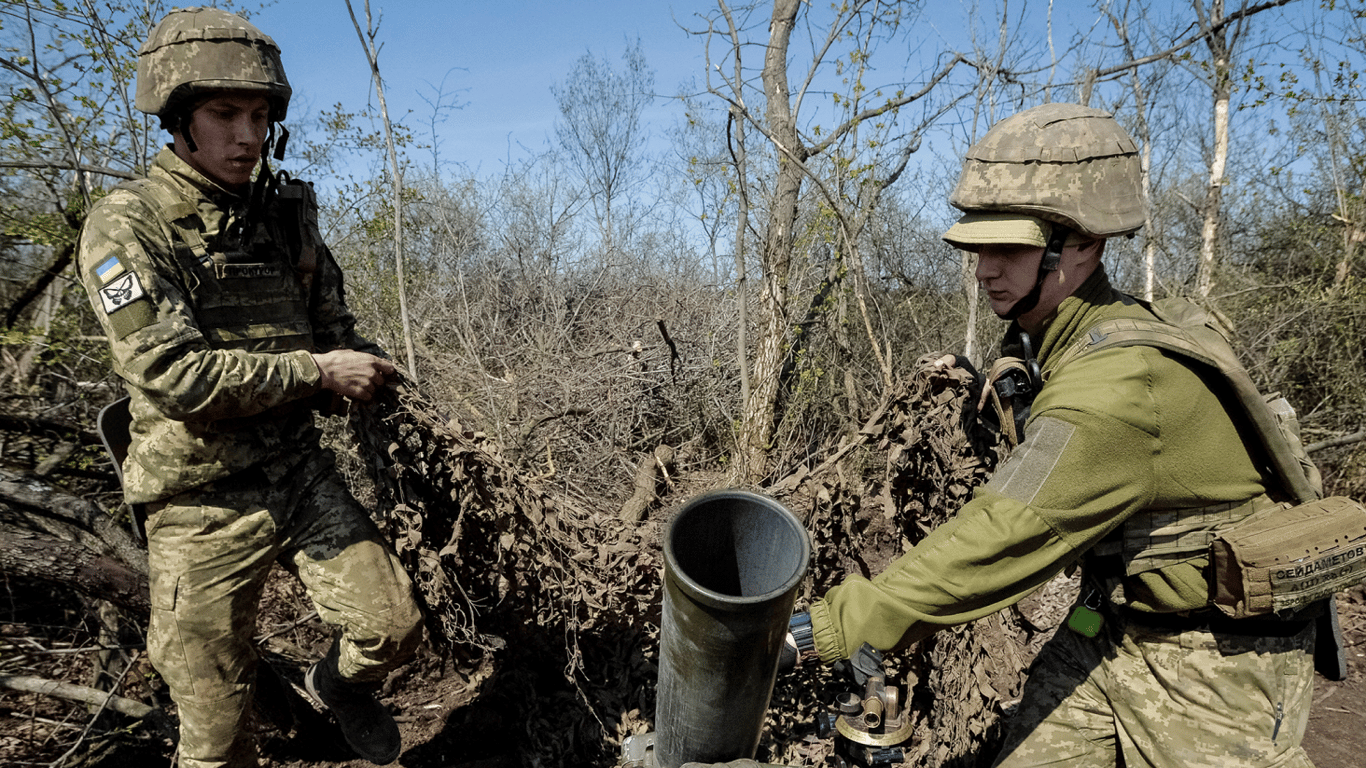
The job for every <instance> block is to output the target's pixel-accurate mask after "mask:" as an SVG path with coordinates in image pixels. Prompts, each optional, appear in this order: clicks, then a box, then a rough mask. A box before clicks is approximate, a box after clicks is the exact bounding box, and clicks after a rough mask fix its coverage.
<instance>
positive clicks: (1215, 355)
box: [1050, 299, 1321, 503]
mask: <svg viewBox="0 0 1366 768" xmlns="http://www.w3.org/2000/svg"><path fill="white" fill-rule="evenodd" d="M1149 309H1151V310H1152V312H1153V314H1154V315H1156V317H1155V318H1153V319H1147V318H1143V319H1138V318H1122V319H1113V320H1106V321H1103V322H1101V323H1098V324H1097V325H1095V326H1094V327H1092V328H1091V329H1090V330H1089V331H1087V332H1086V334H1085V335H1084V336H1083V337H1082V338H1081V339H1080V340H1078V341H1077V342H1076V343H1075V344H1073V345H1072V346H1071V347H1069V348H1068V349H1066V350H1064V352H1063V353H1062V355H1061V356H1060V357H1059V359H1058V362H1057V363H1056V364H1055V365H1053V366H1050V368H1051V371H1050V372H1056V371H1057V370H1058V369H1060V368H1062V367H1063V366H1064V365H1066V364H1068V363H1070V362H1072V361H1073V360H1076V359H1077V358H1079V357H1081V356H1082V355H1086V354H1090V353H1091V352H1095V351H1097V350H1101V349H1108V348H1111V347H1131V346H1149V347H1157V348H1159V349H1164V350H1167V351H1170V352H1174V353H1176V354H1179V355H1181V356H1183V357H1185V358H1188V359H1191V360H1194V361H1196V362H1198V363H1200V364H1202V365H1205V366H1207V367H1209V368H1212V369H1214V370H1215V371H1216V372H1218V373H1219V375H1220V376H1221V377H1222V378H1223V379H1224V380H1225V381H1226V382H1228V384H1229V387H1230V388H1231V390H1232V391H1233V393H1234V395H1235V397H1236V398H1237V400H1238V407H1239V410H1240V411H1241V412H1242V414H1243V415H1244V416H1246V417H1247V419H1248V422H1249V423H1250V424H1251V425H1252V426H1253V428H1254V429H1255V431H1256V433H1257V438H1258V440H1260V441H1261V443H1262V446H1263V448H1265V452H1266V455H1267V458H1268V460H1269V461H1270V462H1271V465H1272V469H1273V470H1274V471H1275V473H1276V476H1277V477H1278V478H1279V479H1280V480H1281V482H1282V484H1284V486H1285V490H1286V491H1287V492H1288V493H1290V494H1291V495H1292V496H1294V498H1295V500H1296V501H1297V502H1300V503H1303V502H1306V501H1311V500H1313V499H1317V498H1319V496H1320V495H1321V494H1320V492H1319V490H1318V489H1317V488H1316V487H1315V486H1316V485H1317V484H1316V483H1315V482H1314V481H1313V479H1311V477H1310V474H1309V472H1308V471H1307V467H1308V466H1310V465H1309V463H1308V457H1307V456H1306V455H1305V454H1304V447H1303V446H1302V445H1299V444H1298V443H1295V442H1292V441H1291V440H1290V438H1289V437H1288V436H1287V435H1286V433H1285V431H1284V430H1283V428H1282V422H1283V421H1284V420H1285V417H1284V416H1282V415H1280V414H1281V413H1282V412H1283V411H1285V409H1288V408H1289V404H1288V403H1282V402H1281V401H1280V400H1278V401H1277V402H1276V403H1274V404H1269V403H1268V402H1267V399H1266V398H1265V397H1263V396H1262V394H1261V393H1260V392H1258V391H1257V386H1256V385H1255V384H1253V383H1252V378H1251V377H1250V376H1248V373H1247V370H1246V369H1245V368H1243V366H1242V364H1241V363H1239V362H1238V358H1237V356H1236V355H1235V353H1234V352H1233V348H1232V347H1231V346H1229V343H1228V340H1227V339H1225V338H1224V336H1223V334H1222V333H1220V332H1219V331H1218V330H1217V329H1215V327H1214V326H1213V324H1212V323H1211V322H1210V319H1209V316H1208V315H1207V314H1206V313H1205V312H1204V311H1203V310H1201V309H1200V308H1199V307H1196V306H1195V305H1194V304H1191V303H1190V302H1188V301H1184V300H1180V299H1168V300H1165V301H1160V302H1156V303H1154V304H1152V305H1151V306H1149ZM1290 414H1293V411H1291V412H1290Z"/></svg>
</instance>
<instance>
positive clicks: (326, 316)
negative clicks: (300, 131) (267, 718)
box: [78, 8, 422, 768]
mask: <svg viewBox="0 0 1366 768" xmlns="http://www.w3.org/2000/svg"><path fill="white" fill-rule="evenodd" d="M290 94H291V90H290V87H289V83H288V81H287V80H286V78H285V73H284V68H283V66H282V64H281V61H280V54H279V49H278V48H277V47H276V45H275V43H274V41H273V40H271V38H269V37H268V36H266V35H264V34H262V33H261V32H260V30H258V29H257V28H256V27H254V26H252V25H251V24H249V23H248V22H246V21H245V20H244V19H242V18H240V17H238V16H236V15H233V14H230V13H226V12H224V11H220V10H216V9H212V8H189V9H184V10H177V11H172V12H171V13H169V14H168V15H167V16H166V17H165V18H163V19H162V21H161V22H160V23H159V24H157V26H155V27H154V28H153V29H152V30H151V32H150V34H149V36H148V39H147V42H146V43H145V44H144V45H143V47H142V49H141V50H140V52H139V56H138V76H137V93H136V100H135V104H136V106H137V108H138V109H140V110H142V111H143V112H146V113H148V114H152V115H157V116H158V117H159V118H160V119H161V124H162V127H163V128H165V129H167V130H168V131H169V132H170V133H171V136H172V139H173V142H172V144H170V145H169V146H167V147H166V148H164V149H163V150H162V151H161V152H160V154H158V155H157V156H156V159H155V162H154V163H153V166H152V168H151V171H150V173H149V176H148V178H146V179H141V180H138V181H134V182H129V183H125V184H122V185H120V186H119V187H117V188H116V189H114V190H113V191H111V192H110V193H109V195H108V196H106V197H104V198H103V199H101V200H100V201H99V202H98V203H97V204H96V205H95V206H94V208H92V210H91V212H90V215H89V217H88V218H87V220H86V223H85V226H84V228H83V230H82V232H81V239H80V248H79V257H78V258H79V266H80V273H81V277H82V279H83V281H84V283H85V286H86V289H87V291H88V293H89V295H90V300H91V303H92V305H93V307H94V309H95V314H96V316H97V317H99V319H100V322H101V323H102V325H103V326H104V330H105V333H106V334H107V335H108V338H109V342H110V348H111V350H112V356H113V362H114V368H115V371H116V372H117V373H118V375H119V376H120V377H122V378H123V379H124V381H125V382H126V385H127V390H128V394H129V397H130V404H129V408H130V412H131V416H132V423H131V427H130V433H131V445H130V446H129V454H128V457H127V459H126V461H125V462H124V464H123V483H124V494H125V498H126V499H127V501H128V502H129V503H130V504H132V505H135V508H139V509H141V510H143V511H144V512H145V533H146V537H147V545H148V559H149V565H150V568H151V599H152V616H151V623H150V626H149V629H148V652H149V655H150V657H151V660H152V663H153V664H154V665H155V666H156V669H157V671H158V672H159V673H160V674H161V675H162V677H163V678H164V679H165V680H166V683H167V685H168V686H169V687H170V690H171V695H172V697H173V698H174V699H175V701H176V704H177V708H178V713H179V717H180V742H179V746H178V751H179V763H180V765H181V766H182V767H183V768H211V767H212V768H218V767H220V766H226V767H230V768H245V767H246V766H254V765H256V764H257V757H256V748H255V745H254V743H253V741H252V738H251V734H250V733H249V732H248V730H247V729H246V728H245V727H244V726H245V724H246V721H247V717H248V714H249V712H250V708H251V702H252V698H253V688H254V683H255V680H256V667H257V662H258V660H257V655H256V652H255V649H254V647H253V645H252V640H251V638H252V636H253V635H254V634H255V632H256V616H257V606H258V602H259V599H260V596H261V589H262V586H263V584H264V583H265V579H266V575H267V572H268V570H269V569H270V567H271V565H272V564H273V563H276V562H279V563H280V564H281V565H283V566H284V567H285V568H287V569H288V570H290V571H292V572H293V573H295V574H296V575H297V576H298V577H299V579H300V580H301V581H302V582H303V583H304V585H305V587H306V588H307V589H308V592H309V595H310V597H311V598H312V600H313V601H314V603H315V605H316V607H317V610H318V613H319V615H320V616H321V617H322V618H323V620H324V621H327V622H328V623H331V624H334V625H337V626H339V627H340V632H339V634H338V636H337V638H336V640H335V642H334V643H333V644H332V646H331V648H330V650H329V651H328V652H327V654H326V655H325V656H324V658H323V659H322V660H321V661H320V662H318V663H316V664H314V665H313V666H312V667H310V668H309V670H308V671H307V674H306V675H305V681H306V684H307V688H308V690H309V691H310V693H311V694H312V695H313V696H314V697H315V698H317V699H318V700H319V701H320V702H321V703H322V704H324V705H325V706H326V707H328V708H329V709H330V710H331V712H332V713H333V715H334V717H335V718H336V720H337V722H338V725H339V726H340V728H341V730H342V733H343V735H344V736H345V737H346V740H347V742H348V743H349V744H350V745H351V746H352V748H353V749H355V750H356V752H357V753H358V754H360V755H361V756H362V757H364V758H366V759H368V760H370V761H372V762H375V763H380V764H385V763H389V762H392V761H393V760H394V759H396V758H397V757H398V754H399V751H400V749H401V740H400V737H399V732H398V727H397V725H396V724H395V723H394V720H393V717H392V715H390V714H389V712H388V711H387V710H386V709H385V708H384V707H383V705H381V704H380V702H379V701H377V700H376V699H375V697H374V695H373V692H374V690H375V688H376V686H377V685H378V683H380V682H382V681H383V680H384V678H385V676H386V675H387V674H388V673H389V672H391V671H392V670H394V669H396V668H397V667H399V666H400V665H402V664H403V663H404V662H405V661H406V660H407V659H408V658H410V657H411V656H412V654H413V653H414V651H415V650H416V648H417V645H418V644H419V643H420V641H421V637H422V617H421V613H420V611H419V609H418V608H417V606H416V603H415V601H414V599H413V595H412V587H411V584H410V583H409V580H408V577H407V575H406V573H405V572H404V570H403V568H402V567H401V565H400V564H399V562H398V560H397V558H396V557H395V556H394V555H393V553H392V551H391V550H390V549H389V547H388V546H387V544H386V543H385V542H384V540H383V538H382V537H381V535H380V533H379V531H378V530H377V529H376V527H375V525H374V523H373V522H372V521H371V520H370V518H369V515H368V513H367V511H366V510H365V509H363V508H362V507H361V506H360V505H359V504H358V503H357V502H356V500H355V498H353V497H352V495H351V493H350V492H349V490H348V489H347V486H346V484H345V483H344V482H343V480H342V478H341V476H340V474H339V473H338V471H337V470H336V467H335V464H334V456H333V455H332V454H331V452H330V451H328V450H326V449H324V448H322V447H321V446H320V443H319V438H320V434H321V433H320V430H319V429H318V427H317V426H315V424H314V419H313V409H314V407H315V405H319V404H322V405H325V406H330V405H331V404H332V401H333V399H334V398H336V399H340V398H347V399H350V400H354V401H362V402H363V401H367V400H369V399H370V398H371V396H372V395H373V393H374V392H375V390H376V389H377V388H378V387H380V386H382V385H383V384H384V381H385V379H386V376H388V375H389V374H392V373H393V372H394V370H395V369H394V366H393V364H392V363H391V362H389V360H387V359H386V358H385V357H384V356H383V353H382V352H381V350H380V349H379V348H378V347H377V346H375V345H374V344H372V343H370V342H368V341H366V340H365V339H363V338H362V337H361V336H359V335H358V334H357V333H356V331H355V318H354V317H353V316H352V315H351V313H350V311H349V310H348V309H347V307H346V302H345V299H344V296H343V291H342V275H341V271H340V269H339V267H338V265H337V263H336V261H335V260H334V259H333V258H332V255H331V253H330V252H329V251H328V249H327V247H326V245H325V244H324V243H323V241H322V238H321V235H320V234H319V232H318V228H317V208H316V203H315V201H314V198H313V195H312V190H311V188H310V187H309V186H308V185H306V184H303V183H301V182H298V181H295V180H292V179H289V178H288V176H287V175H286V174H283V173H281V174H278V175H277V174H275V173H272V172H271V170H270V168H269V166H268V164H267V163H266V158H267V155H268V153H269V151H270V148H271V146H272V144H273V137H274V133H275V129H276V127H277V124H278V123H279V121H281V120H283V119H284V117H285V113H286V109H287V107H288V104H289V98H290Z"/></svg>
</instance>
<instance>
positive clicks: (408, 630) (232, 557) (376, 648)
mask: <svg viewBox="0 0 1366 768" xmlns="http://www.w3.org/2000/svg"><path fill="white" fill-rule="evenodd" d="M147 511H148V516H147V545H148V546H147V549H148V561H149V565H150V571H151V598H152V618H151V625H150V627H149V628H148V633H147V647H148V653H149V656H150V657H151V661H152V664H153V665H154V666H155V667H156V669H157V671H158V672H159V673H160V674H161V676H162V677H163V678H164V679H165V680H166V683H167V685H168V686H169V687H170V691H171V697H172V698H173V699H174V700H175V702H176V706H177V708H178V710H179V715H180V746H179V761H180V766H182V768H247V767H249V766H255V765H256V764H257V760H256V746H255V744H254V743H253V739H252V736H251V734H250V733H249V731H248V729H247V727H246V726H247V722H246V719H247V716H248V713H249V712H250V710H251V703H252V695H253V692H254V691H253V689H254V684H255V670H256V663H257V656H256V652H255V649H254V648H253V645H252V640H251V638H252V635H253V634H255V632H256V614H257V608H258V603H259V602H260V598H261V590H262V587H263V586H264V584H265V580H266V576H267V574H268V572H269V570H270V567H271V565H272V563H275V562H277V561H278V562H279V563H280V564H281V565H282V566H284V567H285V568H286V569H288V570H289V571H291V572H292V573H294V574H295V575H296V576H298V578H299V580H300V581H302V582H303V584H304V586H305V587H306V589H307V590H308V594H309V597H310V598H311V599H312V601H313V602H314V605H315V606H316V607H317V610H318V614H319V615H320V616H321V617H322V619H323V620H324V621H326V622H328V623H330V624H334V625H339V626H340V627H341V637H340V648H341V656H340V662H339V665H338V666H339V669H340V672H341V676H342V678H344V679H347V680H350V681H353V682H369V681H376V680H383V679H384V677H385V676H386V675H387V674H388V673H389V672H390V671H392V670H393V669H395V668H397V667H398V666H400V665H401V664H403V663H404V662H405V661H407V659H408V658H410V657H411V656H412V654H413V653H414V651H415V650H416V648H417V645H418V643H420V642H421V637H422V623H421V622H422V616H421V613H420V611H419V609H418V608H417V605H416V603H415V602H414V600H413V596H412V586H411V584H410V583H409V580H408V576H407V574H406V573H405V572H404V570H403V568H402V566H401V565H400V564H399V562H398V560H397V558H395V556H394V555H393V554H392V552H391V551H390V549H389V547H388V546H387V544H385V543H384V541H383V539H382V538H381V536H380V533H379V531H378V529H376V527H375V525H374V523H373V522H372V521H371V520H370V518H369V516H368V515H367V514H366V512H365V510H364V509H362V508H361V506H360V505H359V504H358V503H357V502H356V500H355V498H354V497H353V496H352V495H351V493H350V491H349V490H348V489H347V487H346V485H345V483H344V482H343V480H342V478H341V476H340V475H339V474H338V473H337V470H336V467H335V464H334V459H333V456H332V453H331V452H330V451H326V450H321V449H317V450H313V451H311V452H310V453H309V454H308V455H307V456H305V457H304V458H303V460H302V461H300V462H299V463H298V466H297V468H295V469H294V470H293V471H291V472H290V473H289V475H288V476H287V477H286V478H285V479H284V480H283V481H282V482H280V483H272V482H270V481H269V480H268V479H267V478H266V476H265V473H263V472H260V471H255V470H248V471H246V472H241V473H238V474H237V475H234V476H232V477H229V478H225V479H223V480H221V481H218V482H214V483H210V484H208V485H205V486H202V487H199V488H196V489H194V490H192V491H187V492H185V493H182V494H179V495H177V496H174V497H171V498H170V499H167V500H164V501H160V502H157V503H154V504H149V505H148V509H147Z"/></svg>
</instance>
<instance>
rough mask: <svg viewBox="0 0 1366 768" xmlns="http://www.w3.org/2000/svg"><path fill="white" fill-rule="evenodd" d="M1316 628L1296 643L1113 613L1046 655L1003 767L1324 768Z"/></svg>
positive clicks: (1065, 634) (1055, 643) (1012, 728)
mask: <svg viewBox="0 0 1366 768" xmlns="http://www.w3.org/2000/svg"><path fill="white" fill-rule="evenodd" d="M1314 636H1315V630H1314V624H1313V622H1309V624H1308V626H1307V627H1306V628H1305V629H1304V630H1303V631H1301V632H1299V633H1298V634H1294V635H1291V636H1289V637H1264V636H1253V635H1242V634H1226V633H1211V632H1209V631H1207V630H1205V629H1191V630H1187V631H1174V630H1161V629H1156V628H1152V627H1146V626H1143V625H1141V624H1136V623H1127V622H1125V621H1124V620H1123V618H1121V617H1119V616H1114V617H1107V619H1106V623H1105V626H1104V627H1103V628H1102V631H1101V632H1100V634H1099V635H1097V637H1095V638H1087V637H1084V636H1082V635H1079V634H1077V633H1076V632H1073V631H1071V630H1068V629H1067V628H1066V627H1063V628H1060V629H1059V630H1058V633H1057V634H1056V635H1055V636H1054V637H1053V639H1052V640H1050V641H1049V642H1048V644H1047V645H1046V646H1044V649H1043V650H1042V651H1041V652H1040V654H1039V657H1038V659H1036V661H1035V665H1034V667H1033V668H1032V669H1031V670H1030V676H1029V680H1028V681H1027V682H1026V683H1025V688H1024V692H1023V694H1022V700H1021V703H1020V706H1019V708H1018V710H1017V711H1016V712H1015V713H1014V715H1013V716H1012V720H1011V722H1010V724H1009V726H1008V727H1009V732H1008V734H1007V739H1006V745H1005V748H1004V749H1003V750H1002V752H1001V757H1000V758H999V759H998V761H997V763H996V765H997V766H998V768H1026V766H1043V765H1047V766H1053V767H1055V768H1056V767H1058V766H1064V767H1066V768H1102V767H1106V768H1113V767H1114V766H1124V767H1125V768H1144V767H1145V766H1146V767H1149V768H1313V764H1312V763H1311V762H1310V761H1309V757H1308V755H1306V754H1305V752H1304V749H1303V748H1302V747H1301V746H1300V742H1301V740H1302V739H1303V738H1304V731H1305V728H1306V726H1307V725H1308V723H1309V707H1310V703H1311V699H1312V696H1313V685H1314V660H1313V648H1314Z"/></svg>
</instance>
